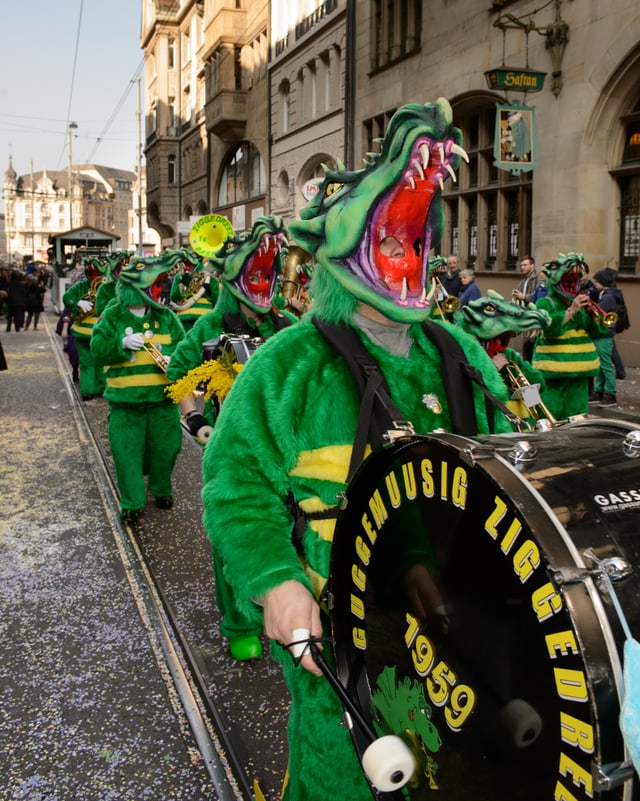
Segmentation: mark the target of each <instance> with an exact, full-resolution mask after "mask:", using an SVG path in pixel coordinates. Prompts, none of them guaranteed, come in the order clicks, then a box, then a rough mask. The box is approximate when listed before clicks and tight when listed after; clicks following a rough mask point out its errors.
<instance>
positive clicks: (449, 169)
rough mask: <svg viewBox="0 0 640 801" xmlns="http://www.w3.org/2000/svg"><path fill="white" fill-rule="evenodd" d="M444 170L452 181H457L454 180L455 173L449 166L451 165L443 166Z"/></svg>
mask: <svg viewBox="0 0 640 801" xmlns="http://www.w3.org/2000/svg"><path fill="white" fill-rule="evenodd" d="M444 168H445V170H446V171H447V172H448V173H449V175H450V176H451V177H452V179H453V180H454V181H457V180H458V179H457V178H456V172H455V170H454V169H453V167H452V166H451V164H445V165H444Z"/></svg>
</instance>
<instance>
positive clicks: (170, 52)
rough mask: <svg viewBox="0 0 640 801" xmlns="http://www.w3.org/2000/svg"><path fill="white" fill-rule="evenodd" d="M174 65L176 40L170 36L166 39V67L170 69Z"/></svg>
mask: <svg viewBox="0 0 640 801" xmlns="http://www.w3.org/2000/svg"><path fill="white" fill-rule="evenodd" d="M175 66H176V40H175V39H174V38H173V37H172V36H170V37H169V39H168V40H167V67H168V68H169V69H170V70H172V69H174V68H175Z"/></svg>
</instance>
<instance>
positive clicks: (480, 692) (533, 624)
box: [327, 419, 640, 801]
mask: <svg viewBox="0 0 640 801" xmlns="http://www.w3.org/2000/svg"><path fill="white" fill-rule="evenodd" d="M633 430H637V427H636V426H632V425H631V424H626V423H622V422H619V421H602V420H599V421H596V420H593V419H585V420H584V421H580V422H576V423H572V424H566V425H563V426H561V427H559V428H554V429H553V430H551V431H549V432H540V433H532V434H524V435H523V434H513V435H505V436H491V437H483V438H482V437H481V438H474V439H469V438H465V437H459V436H456V435H451V434H434V435H430V436H424V437H420V436H412V437H407V438H403V439H400V440H398V441H396V442H395V443H394V444H392V445H389V446H385V447H383V448H381V449H379V450H377V451H375V452H374V453H373V454H371V456H370V457H369V458H368V459H367V460H366V461H365V462H364V463H363V465H362V466H361V467H360V469H359V470H358V472H357V473H356V475H355V477H354V479H353V481H352V482H351V483H350V485H349V487H348V488H347V491H346V494H345V499H344V504H343V507H344V508H343V509H342V510H341V512H340V514H339V516H338V520H337V524H336V530H335V535H334V542H333V545H332V555H331V570H330V579H329V583H328V594H327V597H328V599H329V606H330V616H331V626H332V635H333V640H334V650H335V659H336V668H337V673H338V676H339V678H340V680H341V682H342V683H343V684H344V685H345V686H346V687H347V688H348V690H349V692H350V694H351V695H352V696H353V697H354V699H355V700H356V702H357V703H358V704H359V705H360V706H361V708H362V709H363V711H364V714H365V717H368V718H369V719H370V720H371V722H372V725H373V726H374V727H375V728H376V729H377V730H378V731H380V733H381V734H389V733H394V734H401V735H403V736H405V737H407V738H408V739H409V741H413V744H414V747H416V745H415V743H416V734H415V732H412V731H411V729H412V726H414V724H413V723H412V724H407V726H406V728H404V729H403V728H402V726H403V725H404V724H403V723H402V721H403V712H402V710H400V711H399V712H398V711H397V708H396V712H394V713H389V715H388V716H387V717H386V718H385V717H384V716H383V715H382V714H381V712H380V707H379V706H378V705H377V704H376V703H375V702H374V699H382V703H383V707H384V709H385V710H387V712H388V710H389V709H391V707H392V706H393V705H394V704H395V705H396V707H397V704H402V703H404V704H405V705H407V704H408V703H409V701H408V699H409V698H411V699H412V702H413V701H415V699H416V694H417V697H418V698H419V700H420V701H426V704H425V708H424V715H425V716H426V718H428V720H425V718H424V717H422V718H421V717H420V716H419V715H416V714H415V712H412V714H413V720H414V721H415V720H421V722H422V731H423V732H424V731H426V738H427V739H428V738H429V737H431V739H432V743H431V745H432V746H434V738H435V739H437V738H439V739H440V743H441V744H440V745H439V746H437V744H436V745H435V747H434V749H433V750H429V748H428V747H424V748H422V746H421V745H420V742H419V741H418V746H417V747H418V750H420V749H421V748H422V756H423V758H424V765H423V770H422V772H421V776H420V779H419V780H418V781H417V783H416V786H410V787H409V788H406V789H405V790H404V791H396V793H395V794H394V797H395V796H397V797H398V798H400V797H401V796H402V797H403V798H405V799H406V798H409V799H411V800H412V801H413V800H414V799H417V800H418V801H421V799H426V798H427V797H429V798H433V797H434V796H433V793H434V791H435V790H436V788H437V789H438V790H439V794H440V795H441V797H442V798H443V799H445V798H446V800H447V801H463V800H464V801H466V799H469V801H471V799H473V801H499V799H503V798H504V799H505V801H506V799H509V801H546V800H547V799H548V800H549V801H552V800H553V799H554V798H557V797H566V798H567V799H571V798H576V799H585V801H586V799H588V798H593V797H600V795H601V789H602V788H600V787H598V784H597V782H595V781H594V780H593V778H589V777H592V773H593V772H594V770H595V771H596V772H597V769H598V768H599V767H602V766H605V768H606V769H607V770H608V769H609V768H610V766H615V765H618V764H620V763H621V762H622V761H623V759H624V744H623V741H622V736H621V734H620V730H619V725H618V716H619V695H620V693H621V683H622V649H623V645H624V635H623V631H622V627H621V625H620V622H619V619H618V617H617V615H616V613H615V611H614V607H613V604H612V602H611V599H610V597H609V595H608V592H607V589H606V586H602V582H601V581H600V580H599V579H598V571H597V570H596V571H595V572H594V568H597V565H596V563H595V562H594V561H593V560H592V559H590V558H589V557H587V556H586V555H585V552H586V553H589V552H590V550H589V549H591V551H592V552H593V555H594V557H595V558H596V559H598V560H602V559H607V558H609V557H614V556H615V557H618V558H621V559H623V560H624V561H625V563H627V564H628V565H630V567H631V568H632V571H633V572H632V575H631V577H630V578H626V579H623V580H621V581H620V582H619V583H616V585H615V586H616V595H617V597H618V600H619V602H620V605H621V607H622V609H623V610H624V613H625V616H626V618H627V622H628V624H629V626H630V628H631V631H632V633H633V635H634V636H635V637H637V636H638V635H639V634H640V589H639V584H638V580H637V571H638V567H639V565H640V530H639V527H638V520H639V517H640V515H639V511H640V458H633V457H632V456H629V455H627V453H626V451H625V449H624V447H623V443H624V439H625V437H626V436H627V435H628V434H629V433H630V431H633ZM523 443H524V444H525V446H526V447H525V448H524V449H523V450H524V451H525V453H526V452H527V449H529V450H531V449H533V450H534V451H535V456H534V457H533V458H532V460H531V461H530V462H526V463H522V462H521V463H515V464H514V463H513V460H515V458H516V457H515V456H514V454H517V452H518V449H519V448H520V446H521V445H522V444H523ZM414 563H415V564H418V565H423V566H425V565H426V566H427V567H428V571H429V575H430V577H431V578H432V579H433V580H434V581H435V583H436V585H437V586H438V588H439V590H440V592H441V595H442V600H443V604H444V606H445V607H446V608H445V609H444V610H441V611H443V612H445V613H446V614H445V615H432V616H431V617H429V616H427V617H425V618H424V619H422V620H419V621H418V620H417V618H416V615H415V614H414V613H413V609H412V608H411V605H410V603H409V601H408V600H407V595H406V592H405V589H404V585H403V583H404V582H405V581H406V577H407V576H408V575H409V571H408V567H410V566H411V565H413V564H414ZM418 646H419V648H418ZM429 664H431V668H430V671H431V672H429ZM425 669H426V670H427V672H426V673H424V672H423V671H424V670H425ZM436 669H437V670H436ZM419 671H420V672H419ZM421 672H422V673H421ZM436 674H437V675H436ZM390 677H391V678H392V679H393V680H395V688H396V690H397V696H398V697H395V695H394V697H393V704H392V703H391V701H389V698H388V697H385V693H384V692H382V690H381V687H383V686H384V687H386V688H387V691H388V688H389V679H390ZM465 688H467V689H468V690H470V692H467V691H466V690H465ZM465 692H467V695H466V699H468V698H470V697H471V696H474V700H473V704H471V703H470V702H469V701H468V700H465ZM387 696H388V692H387ZM434 699H435V700H434ZM443 699H444V700H443ZM514 702H515V703H514ZM520 702H522V704H520ZM514 707H515V709H516V712H515V715H516V722H515V723H514V720H510V721H509V722H508V724H507V725H505V723H504V720H505V715H506V712H505V710H506V711H507V712H508V711H509V710H511V709H512V708H514ZM460 710H462V712H460ZM523 710H524V711H523ZM527 710H531V716H532V720H535V716H538V718H539V721H540V731H539V733H538V734H537V735H536V736H532V734H531V733H532V732H534V729H535V726H533V723H532V725H531V730H529V729H528V728H527V727H526V726H528V718H527V714H528V713H527ZM458 713H460V714H458ZM407 714H408V710H407ZM518 715H520V717H519V718H518ZM391 718H392V719H393V725H391V724H390V723H389V720H390V719H391ZM463 718H464V720H463ZM507 719H508V715H507ZM460 721H463V722H462V724H460ZM520 721H524V723H526V726H525V729H524V731H525V733H526V734H527V736H531V737H532V739H531V740H527V739H526V738H525V739H524V740H523V739H519V735H516V734H515V733H514V732H515V731H516V729H517V726H518V725H519V722H520ZM452 722H453V725H452ZM405 723H406V721H405ZM425 724H426V726H425ZM523 725H524V724H523ZM576 726H577V729H576V728H575V727H576ZM398 727H399V728H400V729H401V730H400V731H398V730H395V729H397V728H398ZM572 727H573V728H572ZM414 728H415V727H414ZM418 728H420V727H418ZM433 729H435V732H434V731H433ZM576 731H578V732H579V735H576ZM353 733H354V740H355V743H356V748H357V749H358V751H360V752H362V751H363V750H364V748H365V746H366V742H365V741H364V740H363V738H362V737H361V736H360V735H359V734H358V732H357V730H356V729H354V732H353ZM588 737H591V740H592V745H591V746H590V750H589V748H586V749H585V743H586V742H588ZM572 738H573V740H574V742H570V741H571V740H572ZM632 783H633V784H634V788H633V797H638V795H637V784H638V782H637V777H636V778H635V779H634V780H629V781H627V782H626V785H623V784H621V785H620V786H619V787H617V788H613V789H610V790H609V791H608V792H607V793H606V795H607V798H616V799H617V798H623V797H631V796H630V795H626V796H625V795H624V793H625V792H626V793H629V792H630V789H629V788H630V786H631V784H632ZM625 787H626V789H625ZM563 793H565V795H563ZM566 793H569V794H570V795H568V794H566Z"/></svg>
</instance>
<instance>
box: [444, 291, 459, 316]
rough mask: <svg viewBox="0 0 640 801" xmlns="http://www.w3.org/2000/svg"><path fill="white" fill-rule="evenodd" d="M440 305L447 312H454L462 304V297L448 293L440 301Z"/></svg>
mask: <svg viewBox="0 0 640 801" xmlns="http://www.w3.org/2000/svg"><path fill="white" fill-rule="evenodd" d="M440 305H441V306H442V310H443V311H444V312H445V314H453V313H454V312H455V311H457V310H458V307H459V306H460V298H458V297H456V296H455V295H447V296H446V297H444V298H443V299H442V300H441V301H440Z"/></svg>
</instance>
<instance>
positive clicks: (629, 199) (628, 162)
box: [614, 103, 640, 273]
mask: <svg viewBox="0 0 640 801" xmlns="http://www.w3.org/2000/svg"><path fill="white" fill-rule="evenodd" d="M622 124H623V125H624V128H625V137H624V150H623V153H622V165H621V166H620V168H619V169H618V170H616V171H614V174H617V181H618V191H619V193H620V253H619V265H620V272H623V273H637V272H640V103H638V105H637V106H636V108H635V110H634V112H633V113H632V114H630V115H629V116H628V117H625V118H623V120H622Z"/></svg>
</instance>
